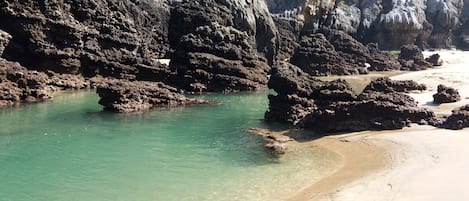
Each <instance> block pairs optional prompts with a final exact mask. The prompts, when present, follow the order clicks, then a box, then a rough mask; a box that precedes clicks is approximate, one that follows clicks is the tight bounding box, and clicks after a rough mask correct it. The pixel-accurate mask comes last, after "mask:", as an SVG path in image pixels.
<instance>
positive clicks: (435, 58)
mask: <svg viewBox="0 0 469 201" xmlns="http://www.w3.org/2000/svg"><path fill="white" fill-rule="evenodd" d="M425 61H427V62H428V63H430V64H432V65H433V66H442V65H443V60H442V59H441V57H440V55H439V54H438V53H437V54H432V55H430V57H428V58H426V59H425Z"/></svg>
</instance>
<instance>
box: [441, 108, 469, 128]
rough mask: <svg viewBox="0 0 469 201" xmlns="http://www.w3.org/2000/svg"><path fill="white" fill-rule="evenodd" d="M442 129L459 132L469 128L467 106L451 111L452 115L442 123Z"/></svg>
mask: <svg viewBox="0 0 469 201" xmlns="http://www.w3.org/2000/svg"><path fill="white" fill-rule="evenodd" d="M441 127H442V128H446V129H452V130H461V129H463V128H467V127H469V105H465V106H463V107H460V108H457V109H455V110H453V112H452V114H451V115H450V116H449V117H448V118H447V119H446V120H445V121H444V122H443V124H442V125H441Z"/></svg>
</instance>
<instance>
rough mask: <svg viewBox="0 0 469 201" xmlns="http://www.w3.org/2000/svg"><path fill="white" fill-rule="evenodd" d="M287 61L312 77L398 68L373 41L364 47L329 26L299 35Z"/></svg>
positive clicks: (391, 58) (392, 59) (398, 65)
mask: <svg viewBox="0 0 469 201" xmlns="http://www.w3.org/2000/svg"><path fill="white" fill-rule="evenodd" d="M291 63H292V64H294V65H297V66H299V67H300V68H301V69H303V70H304V71H305V72H307V73H309V74H311V75H316V76H323V75H354V74H366V73H368V70H374V71H385V70H398V69H400V64H399V63H398V62H397V60H396V59H395V58H393V57H392V56H391V55H389V54H388V53H385V52H382V51H380V50H379V49H378V47H377V46H376V45H375V44H370V45H368V46H365V45H363V44H361V43H360V42H358V41H357V40H355V39H354V38H352V37H351V36H350V35H348V34H346V33H344V32H342V31H337V30H331V29H321V30H319V31H318V33H315V34H310V35H307V36H303V37H302V39H301V40H300V42H299V46H298V48H297V49H296V50H295V52H294V55H293V57H292V58H291Z"/></svg>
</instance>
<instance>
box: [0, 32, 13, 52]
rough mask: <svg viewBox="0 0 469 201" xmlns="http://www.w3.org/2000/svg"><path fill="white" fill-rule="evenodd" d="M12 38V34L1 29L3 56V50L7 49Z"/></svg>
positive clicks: (0, 47) (0, 41)
mask: <svg viewBox="0 0 469 201" xmlns="http://www.w3.org/2000/svg"><path fill="white" fill-rule="evenodd" d="M10 40H11V35H10V34H8V33H7V32H4V31H2V30H0V57H1V56H2V54H3V50H5V48H6V47H7V45H8V43H9V42H10Z"/></svg>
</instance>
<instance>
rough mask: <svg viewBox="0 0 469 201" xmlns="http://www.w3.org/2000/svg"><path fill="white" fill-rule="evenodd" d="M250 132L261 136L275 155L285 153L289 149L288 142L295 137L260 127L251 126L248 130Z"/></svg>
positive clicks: (266, 146)
mask: <svg viewBox="0 0 469 201" xmlns="http://www.w3.org/2000/svg"><path fill="white" fill-rule="evenodd" d="M247 131H248V132H249V133H252V134H255V135H258V136H261V137H262V139H263V140H264V142H265V145H264V147H265V148H266V149H267V150H268V151H270V152H271V153H272V154H274V155H277V156H278V155H282V154H285V153H286V151H287V149H288V143H289V142H292V141H294V139H292V138H290V137H288V136H286V135H283V134H282V133H278V132H273V131H269V130H266V129H260V128H251V129H248V130H247Z"/></svg>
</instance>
